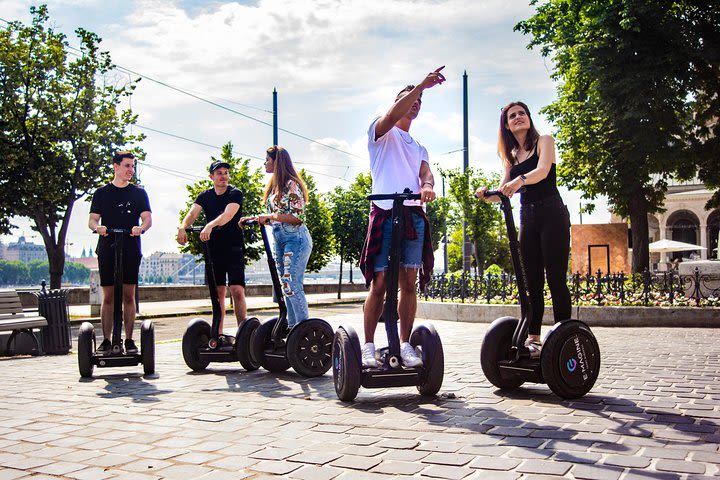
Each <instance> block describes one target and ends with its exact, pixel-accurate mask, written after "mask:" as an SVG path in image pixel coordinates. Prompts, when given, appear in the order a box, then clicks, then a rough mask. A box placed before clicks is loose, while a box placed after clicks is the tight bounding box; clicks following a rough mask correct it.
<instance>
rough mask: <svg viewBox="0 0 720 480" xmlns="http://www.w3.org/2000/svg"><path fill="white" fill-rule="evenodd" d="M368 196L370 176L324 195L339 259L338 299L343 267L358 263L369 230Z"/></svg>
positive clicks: (365, 175) (357, 178)
mask: <svg viewBox="0 0 720 480" xmlns="http://www.w3.org/2000/svg"><path fill="white" fill-rule="evenodd" d="M370 192H371V179H370V174H369V173H360V174H359V175H358V176H357V177H355V180H354V181H353V183H352V184H351V185H350V186H349V187H347V188H342V187H335V189H334V190H332V191H331V192H328V193H327V194H326V195H327V198H328V203H329V204H330V208H331V211H332V230H333V234H334V236H335V245H336V252H337V254H338V256H339V257H340V277H339V278H338V298H340V295H341V291H342V278H343V264H349V265H351V266H352V265H357V264H358V263H359V262H360V252H361V251H362V247H363V243H364V242H365V235H366V232H367V229H368V221H369V217H368V212H369V210H370V202H369V200H368V199H367V198H366V197H367V196H368V195H370Z"/></svg>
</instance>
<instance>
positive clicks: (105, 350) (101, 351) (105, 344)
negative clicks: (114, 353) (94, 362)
mask: <svg viewBox="0 0 720 480" xmlns="http://www.w3.org/2000/svg"><path fill="white" fill-rule="evenodd" d="M111 349H112V344H111V343H110V340H109V339H107V338H106V339H105V340H103V341H102V343H101V344H100V346H99V347H97V350H95V353H97V354H98V355H107V354H109V353H110V350H111Z"/></svg>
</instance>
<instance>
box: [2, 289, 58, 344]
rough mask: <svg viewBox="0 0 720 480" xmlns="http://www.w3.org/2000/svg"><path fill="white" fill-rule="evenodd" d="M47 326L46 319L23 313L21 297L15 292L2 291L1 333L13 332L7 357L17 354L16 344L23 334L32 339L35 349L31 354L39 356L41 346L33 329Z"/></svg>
mask: <svg viewBox="0 0 720 480" xmlns="http://www.w3.org/2000/svg"><path fill="white" fill-rule="evenodd" d="M47 324H48V323H47V320H46V319H45V317H41V316H39V315H37V314H36V313H34V312H32V313H31V312H25V311H23V307H22V304H21V303H20V297H19V296H18V294H17V292H16V291H15V290H12V289H0V333H2V332H12V333H11V334H10V337H9V338H8V340H7V343H6V344H5V352H6V354H7V355H14V354H15V342H16V341H17V337H18V336H19V335H23V334H25V335H29V336H30V338H31V339H32V343H33V349H32V351H31V352H30V353H31V354H32V355H39V354H40V345H39V344H38V340H37V337H36V336H35V334H34V333H33V329H34V328H40V327H45V326H47Z"/></svg>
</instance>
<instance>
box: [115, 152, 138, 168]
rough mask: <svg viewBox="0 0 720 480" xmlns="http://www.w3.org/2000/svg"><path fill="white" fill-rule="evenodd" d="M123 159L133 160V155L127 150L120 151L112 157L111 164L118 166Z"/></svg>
mask: <svg viewBox="0 0 720 480" xmlns="http://www.w3.org/2000/svg"><path fill="white" fill-rule="evenodd" d="M123 158H132V159H133V160H135V155H133V153H132V152H131V151H129V150H120V151H119V152H115V155H113V163H117V164H118V165H120V164H121V163H122V161H123Z"/></svg>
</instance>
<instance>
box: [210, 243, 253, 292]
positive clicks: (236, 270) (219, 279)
mask: <svg viewBox="0 0 720 480" xmlns="http://www.w3.org/2000/svg"><path fill="white" fill-rule="evenodd" d="M212 259H213V270H214V272H215V283H216V284H217V285H219V286H223V285H242V286H243V287H244V286H245V256H244V255H243V249H242V247H234V248H231V249H230V250H224V251H220V252H213V253H212Z"/></svg>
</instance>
